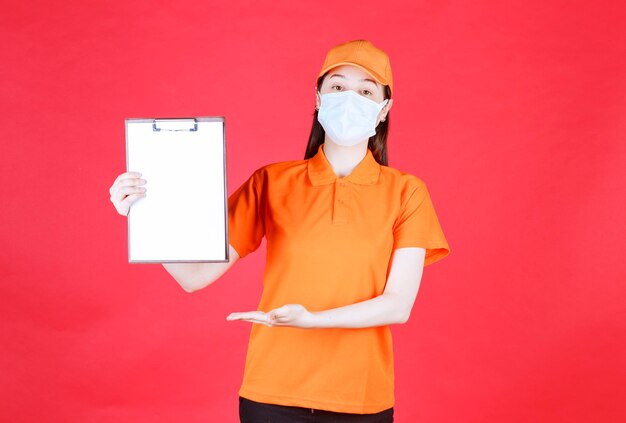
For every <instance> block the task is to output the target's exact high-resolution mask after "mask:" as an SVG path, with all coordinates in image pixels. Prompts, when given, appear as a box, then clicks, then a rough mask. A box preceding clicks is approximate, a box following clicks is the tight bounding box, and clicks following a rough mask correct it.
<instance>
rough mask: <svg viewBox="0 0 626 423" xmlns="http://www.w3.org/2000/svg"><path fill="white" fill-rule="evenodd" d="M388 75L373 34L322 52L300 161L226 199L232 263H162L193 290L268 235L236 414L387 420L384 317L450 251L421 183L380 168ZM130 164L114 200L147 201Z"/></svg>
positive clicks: (389, 380) (277, 167)
mask: <svg viewBox="0 0 626 423" xmlns="http://www.w3.org/2000/svg"><path fill="white" fill-rule="evenodd" d="M392 93H393V83H392V75H391V67H390V64H389V58H388V56H387V54H386V53H385V52H383V51H382V50H380V49H378V48H376V47H375V46H374V45H372V44H371V43H370V42H368V41H364V40H356V41H351V42H348V43H345V44H341V45H339V46H336V47H334V48H333V49H331V50H330V51H329V52H328V54H327V56H326V60H325V62H324V65H323V67H322V70H321V72H320V74H319V78H318V82H317V92H316V96H317V101H316V104H317V106H316V111H315V113H314V119H313V127H312V130H311V134H310V137H309V143H308V146H307V150H306V154H305V158H304V160H294V161H287V162H280V163H273V164H269V165H266V166H263V167H261V168H259V169H257V170H256V171H255V172H254V173H253V174H252V175H251V176H250V178H248V180H247V181H246V182H244V183H243V184H242V185H241V186H240V187H239V188H238V189H237V190H236V191H235V192H234V193H233V194H232V195H231V196H230V197H229V199H228V208H229V210H228V214H229V216H228V218H229V219H228V223H229V244H230V245H229V249H230V257H232V259H231V260H230V262H229V263H164V264H163V266H164V267H165V268H166V269H167V271H168V272H169V273H170V274H171V275H172V276H173V277H174V279H176V281H177V282H178V283H179V284H180V285H181V286H182V287H183V289H185V290H186V291H188V292H193V291H195V290H198V289H202V288H204V287H206V286H208V285H210V284H211V283H213V282H214V281H215V280H216V279H218V278H219V277H220V276H221V275H222V274H224V273H225V272H226V271H227V270H228V269H229V268H230V267H231V266H232V265H233V264H234V263H235V262H236V261H237V260H238V259H239V258H241V257H245V256H246V255H248V254H250V253H251V252H253V251H255V250H256V249H257V248H258V247H259V245H260V243H261V240H262V238H263V237H265V238H266V240H267V262H266V268H265V272H264V276H263V294H262V296H261V300H260V303H259V307H258V309H259V310H260V311H249V312H241V313H232V314H231V315H230V316H228V317H227V319H228V320H243V321H248V322H252V323H257V324H255V325H253V326H252V330H251V334H250V340H249V345H248V353H247V357H246V365H245V370H244V377H243V382H242V385H241V388H240V390H239V395H240V408H239V413H240V418H241V421H242V422H251V423H256V422H267V421H270V422H296V421H315V422H331V421H332V422H392V421H393V405H394V372H393V350H392V341H391V332H390V329H389V325H391V324H398V323H404V322H406V321H407V319H408V318H409V314H410V312H411V308H412V306H413V302H414V301H415V297H416V295H417V291H418V288H419V284H420V281H421V277H422V270H423V267H424V266H425V265H428V264H431V263H434V262H436V261H438V260H440V259H442V258H444V257H445V256H447V255H448V254H449V253H450V248H449V246H448V243H447V241H446V238H445V236H444V234H443V231H442V229H441V226H440V224H439V221H438V219H437V215H436V213H435V210H434V207H433V204H432V202H431V198H430V195H429V192H428V189H427V188H426V185H425V183H424V182H423V181H422V180H421V179H419V178H418V177H416V176H414V175H411V174H408V173H404V172H401V171H399V170H396V169H393V168H391V167H388V166H387V145H386V141H387V130H388V125H389V110H390V109H391V106H392V104H393V100H392V98H391V96H392ZM145 183H146V181H145V180H143V179H140V174H138V173H136V172H126V173H123V174H121V175H120V176H118V177H117V179H116V180H115V182H114V183H113V185H112V186H111V190H110V193H111V201H112V202H113V204H114V205H115V207H116V209H117V210H118V212H119V213H120V214H122V215H126V214H127V213H128V210H129V208H130V206H131V204H132V203H133V202H134V201H135V200H137V199H138V198H140V197H142V196H145V195H146V192H145V189H144V188H143V187H142V186H141V185H143V184H145Z"/></svg>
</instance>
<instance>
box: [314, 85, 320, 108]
mask: <svg viewBox="0 0 626 423" xmlns="http://www.w3.org/2000/svg"><path fill="white" fill-rule="evenodd" d="M320 103H321V101H320V92H319V91H318V90H317V87H315V110H319V109H320Z"/></svg>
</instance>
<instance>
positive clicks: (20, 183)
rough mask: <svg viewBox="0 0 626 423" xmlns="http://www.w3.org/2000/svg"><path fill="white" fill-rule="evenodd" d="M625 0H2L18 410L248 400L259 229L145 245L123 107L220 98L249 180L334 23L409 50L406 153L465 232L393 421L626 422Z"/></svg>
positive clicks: (211, 108) (178, 413)
mask: <svg viewBox="0 0 626 423" xmlns="http://www.w3.org/2000/svg"><path fill="white" fill-rule="evenodd" d="M625 20H626V10H625V8H624V6H622V2H618V1H613V2H609V1H605V2H596V3H593V5H592V3H590V2H578V1H577V2H571V1H523V2H522V1H519V2H517V1H516V2H506V1H504V2H503V1H476V2H465V1H445V2H444V1H420V2H416V1H398V2H382V3H381V2H366V1H361V2H355V1H339V2H336V1H335V2H325V1H321V2H315V3H312V2H292V1H284V0H283V1H271V2H270V1H228V2H226V1H224V2H219V3H216V2H210V1H193V0H186V1H185V0H184V1H178V2H163V1H161V2H147V1H146V2H140V1H93V2H85V1H75V0H72V1H67V0H66V1H63V2H49V1H41V0H36V1H34V2H17V1H14V2H10V3H9V2H5V4H3V5H2V12H1V13H0V30H1V34H0V35H1V39H2V49H0V58H1V61H0V101H1V110H0V116H1V117H0V119H2V122H0V128H1V131H2V139H3V141H2V152H1V153H0V172H1V175H2V180H1V181H0V199H1V202H2V203H1V209H0V219H1V222H2V223H1V224H2V226H1V233H0V237H1V238H0V246H1V247H0V248H2V251H1V254H0V277H1V283H0V318H1V320H0V322H1V325H2V326H1V330H0V353H1V354H0V402H1V403H0V420H1V421H7V422H41V421H51V422H109V421H115V422H131V421H132V422H174V421H185V422H208V421H229V422H230V421H236V420H237V389H238V387H239V383H240V381H241V376H242V372H243V364H244V357H245V349H246V343H247V336H248V333H249V328H250V326H249V325H248V324H245V323H241V322H226V320H225V318H226V316H227V315H228V314H229V313H230V312H231V311H241V310H247V309H254V308H255V306H256V303H257V300H258V298H259V294H260V291H261V276H262V266H263V259H264V252H263V251H262V249H260V250H259V251H258V252H257V253H255V254H253V255H252V256H250V257H247V258H245V259H243V260H242V261H241V262H239V263H238V264H237V266H235V267H234V268H233V269H232V270H231V271H230V272H229V273H228V274H227V275H225V276H224V277H223V278H222V279H221V280H219V281H218V282H217V283H215V284H214V285H213V286H211V287H209V288H207V289H205V290H202V291H199V292H196V293H194V294H187V293H185V292H184V291H183V290H182V289H181V288H180V287H179V286H178V285H177V284H176V282H175V281H174V280H173V279H172V278H171V277H170V276H169V274H167V273H166V272H165V270H164V269H163V268H162V267H161V266H160V265H130V264H128V263H127V243H126V221H125V218H123V217H121V216H119V215H117V214H116V212H115V210H114V208H113V206H112V205H111V203H110V202H109V193H108V189H109V187H110V185H111V183H112V182H113V179H114V178H115V176H116V175H117V174H119V173H121V172H122V171H124V169H125V150H124V148H125V145H124V119H125V118H129V117H152V116H198V115H203V116H207V115H208V116H210V115H223V116H225V117H226V122H227V123H226V125H227V149H228V178H229V192H230V193H232V192H233V191H234V190H235V189H236V188H237V187H238V186H239V184H240V183H241V182H243V181H244V180H245V179H246V178H247V177H248V176H249V175H250V174H251V173H252V171H253V170H255V169H256V168H258V167H260V166H262V165H265V164H268V163H271V162H276V161H282V160H291V159H300V158H302V156H303V154H304V148H305V145H306V140H307V136H308V130H309V128H310V124H311V116H312V113H313V108H314V100H315V97H314V84H315V77H316V75H317V72H318V70H319V68H320V67H321V64H322V61H323V59H324V54H325V52H326V51H327V49H328V48H330V47H331V46H333V45H335V44H337V43H340V42H344V41H347V40H350V39H354V38H368V39H370V40H372V41H373V42H374V43H375V44H376V45H378V46H379V47H381V48H383V49H385V50H386V51H387V52H388V53H389V55H390V56H391V59H392V64H393V70H394V77H395V79H394V81H395V91H396V95H395V102H394V107H393V110H392V112H391V115H392V117H391V133H390V144H389V148H390V164H391V165H392V166H394V167H396V168H399V169H402V170H404V171H407V172H411V173H414V174H415V175H417V176H419V177H421V178H422V179H423V180H424V181H425V182H426V183H427V184H428V186H429V190H430V192H431V195H432V198H433V202H434V203H435V207H436V210H437V212H438V215H439V219H440V221H441V224H442V227H443V228H444V231H445V233H446V236H447V238H448V241H449V242H450V246H451V248H452V254H451V255H450V256H449V257H448V258H446V259H445V260H443V261H442V262H439V263H437V264H434V265H433V266H431V267H430V266H429V267H427V268H426V270H425V273H424V277H423V280H422V286H421V289H420V292H419V295H418V298H417V301H416V304H415V307H414V309H413V313H412V315H411V319H410V320H409V322H408V323H406V324H404V325H401V326H396V327H394V328H393V331H394V335H395V336H394V340H395V351H396V372H397V375H396V379H397V404H396V417H397V418H396V421H398V422H431V423H434V422H501V421H502V422H530V421H532V422H589V421H601V422H616V421H625V419H626V408H625V406H624V403H623V398H625V397H626V383H625V382H626V308H625V306H624V304H625V302H624V295H626V289H625V288H624V281H625V280H626V264H625V263H626V260H624V246H625V242H624V239H625V236H626V228H625V225H626V223H625V222H626V219H625V216H624V214H625V212H624V210H625V209H626V208H625V207H624V205H625V201H624V199H625V198H626V188H625V184H626V173H625V170H624V169H625V168H626V166H625V164H626V141H625V139H626V138H625V137H626V124H625V122H626V119H625V115H626V80H625V75H626V59H625V58H626V31H625V30H624V22H625Z"/></svg>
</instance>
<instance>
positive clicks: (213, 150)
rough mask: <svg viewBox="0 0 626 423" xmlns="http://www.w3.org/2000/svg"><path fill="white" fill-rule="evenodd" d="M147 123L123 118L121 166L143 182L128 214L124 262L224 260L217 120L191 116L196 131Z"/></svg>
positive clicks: (224, 204) (184, 125)
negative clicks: (123, 160) (141, 195)
mask: <svg viewBox="0 0 626 423" xmlns="http://www.w3.org/2000/svg"><path fill="white" fill-rule="evenodd" d="M153 122H154V120H153V119H127V120H126V159H127V170H129V171H137V172H141V174H142V178H143V179H146V181H147V183H146V185H144V186H145V187H146V196H145V197H144V198H140V199H139V200H137V201H136V202H135V203H134V204H133V205H132V207H131V209H130V212H129V214H128V247H129V248H128V260H129V262H134V263H136V262H170V261H180V262H192V261H207V262H212V261H221V262H224V261H228V237H227V235H228V228H227V224H228V219H227V197H226V192H227V191H226V169H225V140H224V120H223V118H196V123H197V131H190V130H188V129H189V127H193V123H192V124H191V125H189V120H186V121H183V120H181V121H180V125H179V127H177V122H176V121H175V120H174V121H170V122H163V123H162V124H161V121H159V120H157V122H158V123H159V124H158V127H159V128H161V130H160V131H155V130H154V128H153ZM191 122H193V121H191ZM177 128H179V129H177ZM185 128H187V129H185Z"/></svg>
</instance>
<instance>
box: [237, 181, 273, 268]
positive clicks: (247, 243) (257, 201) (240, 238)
mask: <svg viewBox="0 0 626 423" xmlns="http://www.w3.org/2000/svg"><path fill="white" fill-rule="evenodd" d="M258 178H259V171H256V172H254V173H253V174H252V175H251V176H250V177H249V178H248V180H246V181H245V182H244V183H243V184H242V185H241V186H240V187H239V188H238V189H237V190H236V191H235V192H233V193H232V194H231V195H230V197H228V242H229V243H230V245H232V246H233V248H234V249H235V250H236V251H237V253H238V254H239V257H245V256H247V255H248V254H250V253H251V252H253V251H255V250H256V249H257V248H259V245H261V240H262V239H263V235H264V234H265V229H264V225H263V213H262V195H261V194H262V193H261V192H260V191H259V188H258V187H259V186H260V184H259V182H258V180H257V179H258Z"/></svg>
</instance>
